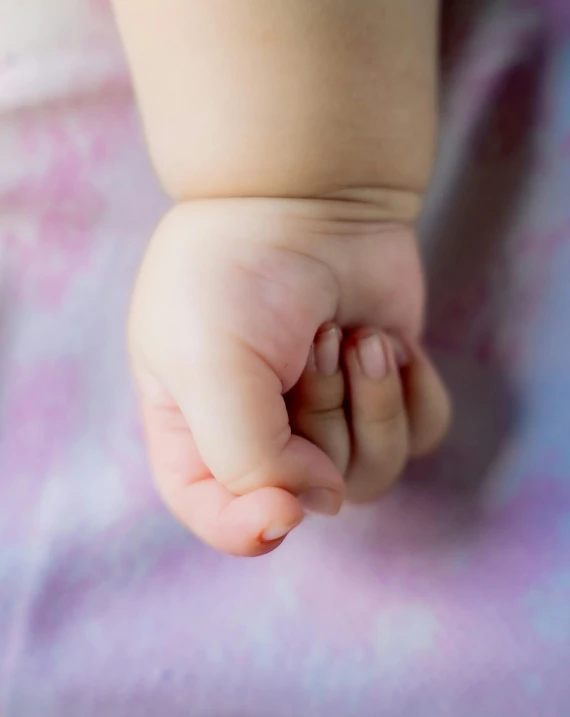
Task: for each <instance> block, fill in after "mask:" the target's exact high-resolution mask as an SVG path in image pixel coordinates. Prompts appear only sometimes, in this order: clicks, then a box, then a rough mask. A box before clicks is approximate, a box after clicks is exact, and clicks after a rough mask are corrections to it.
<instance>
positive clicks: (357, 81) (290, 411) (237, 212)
mask: <svg viewBox="0 0 570 717" xmlns="http://www.w3.org/2000/svg"><path fill="white" fill-rule="evenodd" d="M115 7H116V13H117V18H118V21H119V26H120V28H121V31H122V34H123V37H124V41H125V48H126V52H127V57H128V59H129V63H130V66H131V69H132V75H133V81H134V85H135V89H136V92H137V96H138V100H139V106H140V109H141V115H142V118H143V123H144V126H145V130H146V136H147V141H148V146H149V151H150V155H151V158H152V160H153V162H154V165H155V167H156V171H157V174H158V176H159V178H160V180H161V182H162V184H163V186H164V188H165V190H166V191H167V192H168V194H169V195H170V196H171V198H172V199H173V208H172V209H171V210H170V212H168V214H167V215H166V216H165V217H164V219H163V220H162V222H161V223H160V225H159V226H158V228H157V230H156V232H155V234H154V236H153V237H152V239H151V241H150V243H149V246H148V249H147V252H146V255H145V258H144V260H143V263H142V266H141V269H140V273H139V276H138V279H137V283H136V286H135V290H134V295H133V301H132V309H131V314H130V321H129V331H128V335H129V347H130V353H131V357H132V365H133V370H134V375H135V380H136V386H137V388H138V394H139V399H140V405H141V414H142V419H143V425H144V429H145V433H146V439H147V444H148V450H149V456H150V462H151V466H152V470H153V473H154V476H155V478H156V482H157V486H158V489H159V492H160V494H161V495H162V497H163V498H164V500H165V502H166V504H167V506H168V507H169V508H170V509H171V510H172V512H173V513H174V515H176V516H177V517H178V518H179V520H181V521H182V523H183V524H184V525H186V526H187V527H188V528H189V529H190V530H191V531H192V532H193V533H194V534H196V535H197V536H198V537H199V538H201V539H202V540H203V541H205V542H206V543H208V544H209V545H211V546H213V547H214V548H216V549H218V550H221V551H224V552H226V553H230V554H234V555H242V556H254V555H260V554H263V553H267V552H270V551H271V550H273V549H274V548H276V547H277V546H278V545H280V543H281V542H282V541H283V540H284V538H285V537H286V536H287V534H288V533H289V532H290V531H291V530H293V529H294V528H295V527H296V526H297V525H299V524H300V523H301V522H302V520H303V517H304V515H305V512H306V511H314V512H319V513H323V514H327V515H335V514H336V513H338V511H339V510H340V508H341V506H342V504H343V502H344V501H345V500H349V501H353V502H366V501H370V500H374V499H376V498H378V497H379V496H380V495H381V494H383V493H384V492H385V491H386V490H387V488H388V487H389V486H390V485H391V484H392V483H393V482H394V481H395V480H396V479H397V477H398V476H399V475H400V473H401V471H402V469H403V468H404V466H405V464H406V463H407V461H408V460H409V458H410V457H413V456H418V455H422V454H425V453H427V452H429V451H430V450H432V449H433V448H434V447H435V446H436V445H437V444H438V443H439V441H440V440H441V439H442V437H443V436H444V434H445V432H446V428H447V425H448V422H449V414H450V409H449V401H448V399H447V395H446V392H445V389H444V388H443V385H442V383H441V381H440V379H439V377H438V375H437V372H436V371H435V369H434V367H433V366H432V364H431V363H430V360H429V358H428V356H427V355H426V353H425V351H424V350H423V348H422V328H423V326H422V323H423V310H424V286H423V276H422V268H421V263H420V259H419V254H418V247H417V240H416V235H415V228H414V225H415V220H416V217H417V214H418V211H419V209H420V207H421V201H422V196H423V192H424V189H425V186H426V184H427V182H428V180H429V174H430V170H431V160H432V154H433V144H434V140H433V138H434V133H435V128H436V111H435V107H436V89H437V88H436V76H437V69H436V67H437V62H436V56H437V21H438V6H437V2H436V0H402V1H401V2H399V3H394V2H392V0H376V2H370V0H311V2H307V0H288V2H286V3H280V2H275V3H267V2H266V1H265V0H238V1H237V2H236V1H235V0H208V2H207V3H204V2H201V1H200V0H115Z"/></svg>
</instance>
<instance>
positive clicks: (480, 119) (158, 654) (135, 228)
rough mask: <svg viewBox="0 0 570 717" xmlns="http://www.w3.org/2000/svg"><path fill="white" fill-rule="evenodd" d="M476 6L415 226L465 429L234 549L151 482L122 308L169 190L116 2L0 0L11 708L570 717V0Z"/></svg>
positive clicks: (119, 714) (1, 567) (1, 525)
mask: <svg viewBox="0 0 570 717" xmlns="http://www.w3.org/2000/svg"><path fill="white" fill-rule="evenodd" d="M479 4H480V5H481V7H480V9H479V12H477V13H474V14H473V13H469V14H466V11H465V8H466V7H467V6H469V5H477V3H460V2H454V3H451V4H450V8H449V19H450V22H451V24H452V26H453V28H454V30H453V33H452V35H451V41H450V42H446V62H445V74H446V84H447V92H446V95H445V100H444V104H445V115H446V125H445V131H444V133H443V137H442V144H441V151H440V161H439V165H438V169H437V172H436V176H435V179H434V189H433V192H432V197H431V201H430V202H429V205H428V207H427V209H426V212H425V216H424V231H423V235H424V240H425V247H426V258H427V264H428V269H429V275H430V281H431V289H432V291H431V297H432V303H431V309H430V317H431V321H430V326H431V328H430V341H431V344H432V346H433V348H434V350H435V351H436V355H437V356H438V358H439V361H440V362H441V365H442V367H443V368H444V370H445V372H446V374H447V376H448V377H449V380H450V382H451V385H452V386H453V390H454V394H455V401H456V411H457V419H456V424H455V428H454V433H453V436H452V438H451V440H450V442H449V444H448V447H447V449H446V450H445V451H443V452H442V453H441V454H440V455H439V456H438V457H437V458H435V459H433V460H430V461H429V462H427V463H423V464H421V465H417V466H415V467H414V469H413V470H412V471H411V474H410V475H409V476H408V477H407V479H406V480H405V481H404V482H403V483H402V485H401V486H400V487H399V488H398V489H397V490H396V491H395V492H394V493H393V494H392V495H391V496H390V497H389V498H388V499H387V500H386V501H385V502H384V503H383V504H381V505H378V506H373V507H368V508H364V509H346V510H345V511H344V512H343V513H342V514H341V516H340V517H339V518H338V519H336V520H324V519H323V520H321V519H316V518H315V519H310V520H308V521H307V522H306V524H304V525H303V527H302V528H301V529H299V530H298V531H296V532H295V534H294V535H292V536H291V537H290V538H289V539H288V540H287V541H286V543H285V544H284V545H283V547H281V548H280V549H279V550H278V551H277V552H276V553H274V554H273V555H271V556H269V557H267V558H263V559H258V560H252V561H246V560H236V559H232V558H228V557H224V556H221V555H218V554H216V553H214V552H212V551H210V550H208V549H207V548H205V547H203V546H202V545H201V544H199V543H198V542H197V541H196V540H194V539H193V538H192V537H191V536H189V535H187V534H186V533H185V532H184V531H183V530H182V529H181V528H179V527H178V526H177V525H176V524H175V523H174V521H173V520H172V519H171V518H170V517H169V515H168V514H167V513H166V512H165V510H164V509H163V508H162V507H161V505H160V503H159V502H158V500H157V499H156V498H155V495H154V493H153V490H152V488H151V484H150V480H149V476H148V470H147V467H146V463H145V458H144V453H143V448H142V443H141V438H140V433H139V427H138V423H137V418H136V413H135V409H134V402H133V398H132V393H131V388H130V382H129V378H128V371H127V368H126V361H125V354H124V349H123V322H124V317H125V312H126V307H127V301H128V296H129V291H130V287H131V282H132V279H133V276H134V273H135V270H136V266H137V262H138V259H139V257H140V254H141V252H142V250H143V248H144V244H145V240H146V238H147V237H148V234H149V232H150V231H151V229H152V227H153V224H154V222H155V221H156V219H157V218H158V217H159V216H160V214H161V212H162V211H163V209H164V206H165V202H164V200H163V198H162V197H161V194H160V192H159V190H158V188H157V186H156V183H155V181H154V179H153V177H152V173H151V171H150V168H149V166H148V163H147V160H146V157H145V153H144V151H143V147H142V142H141V138H140V133H139V128H138V124H137V120H136V116H135V113H134V110H133V102H132V98H131V94H130V90H129V86H128V81H127V75H126V72H125V69H124V66H123V63H122V60H121V55H120V51H119V46H118V42H117V38H116V35H115V32H114V29H113V24H112V18H111V15H110V13H109V10H108V7H107V5H106V3H105V2H101V1H99V2H95V1H91V2H89V1H88V0H51V1H50V2H46V1H45V0H19V2H18V3H16V2H14V1H13V0H0V481H1V483H0V485H1V493H0V496H1V500H0V714H2V717H96V716H97V717H99V716H100V715H105V717H158V716H159V715H166V716H167V717H268V715H271V716H272V717H291V716H293V715H295V716H296V717H297V716H298V717H345V716H346V717H351V716H352V715H360V716H362V717H379V716H381V715H382V716H384V715H386V716H388V715H389V716H390V717H505V715H509V716H512V717H536V715H540V716H541V717H565V716H566V715H569V714H570V704H569V701H570V687H568V676H569V674H570V439H569V435H570V368H569V367H570V329H569V328H568V316H569V312H570V282H569V281H568V275H569V273H570V200H569V198H568V186H569V183H570V10H569V8H570V4H568V3H567V2H566V1H565V0H542V2H540V0H534V1H533V0H520V1H519V2H516V3H512V2H488V3H486V4H483V3H479ZM473 15H474V16H473Z"/></svg>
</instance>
